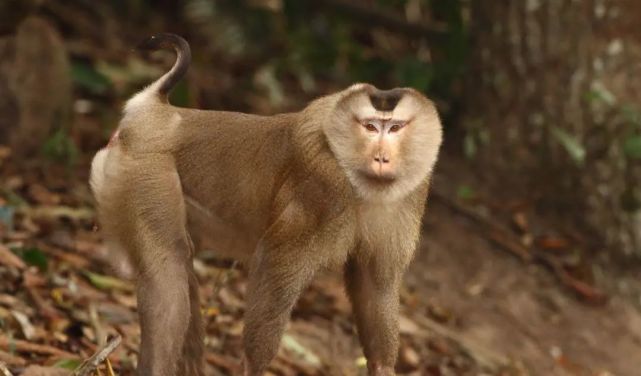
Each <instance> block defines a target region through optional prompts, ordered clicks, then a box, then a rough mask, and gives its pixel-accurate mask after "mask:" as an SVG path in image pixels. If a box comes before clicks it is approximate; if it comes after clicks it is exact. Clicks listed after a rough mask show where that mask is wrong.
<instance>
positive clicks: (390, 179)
mask: <svg viewBox="0 0 641 376" xmlns="http://www.w3.org/2000/svg"><path fill="white" fill-rule="evenodd" d="M360 175H361V177H362V178H363V179H364V180H365V181H366V182H367V183H369V184H372V185H374V186H377V187H381V188H383V187H387V186H390V185H392V184H393V183H394V182H395V181H396V175H394V174H376V173H374V172H372V171H361V172H360Z"/></svg>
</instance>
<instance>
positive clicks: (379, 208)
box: [91, 84, 441, 375]
mask: <svg viewBox="0 0 641 376" xmlns="http://www.w3.org/2000/svg"><path fill="white" fill-rule="evenodd" d="M154 90H155V89H154V85H152V86H150V87H149V88H147V89H145V91H143V92H142V93H141V94H138V95H136V96H135V97H134V99H133V100H132V101H130V102H129V103H128V104H127V106H126V107H125V111H124V116H123V119H122V121H121V123H120V126H119V128H118V133H117V137H115V138H114V140H113V141H112V142H111V143H110V145H109V146H108V147H106V148H105V149H103V150H101V151H100V152H98V154H97V155H96V157H95V158H94V161H93V165H92V172H91V186H92V189H93V192H94V195H95V198H96V201H97V204H98V211H99V217H100V223H101V226H102V229H103V232H104V235H105V237H106V239H107V244H108V245H113V248H114V249H115V250H121V252H117V253H114V261H115V262H116V263H118V262H122V260H123V259H126V260H128V262H130V263H131V264H132V265H133V267H134V270H135V272H136V283H137V286H138V306H139V310H140V320H141V327H142V343H141V352H140V362H139V367H138V372H139V374H141V375H201V374H202V354H203V344H202V335H203V333H202V324H201V322H200V310H199V303H198V293H197V291H198V290H197V285H196V284H197V281H196V278H195V276H194V272H193V266H192V257H193V253H194V246H193V244H194V243H192V240H191V236H193V238H194V240H195V244H197V245H198V244H202V242H201V240H200V235H199V233H198V232H196V231H191V233H190V230H193V229H194V228H195V227H199V226H192V225H191V224H192V223H199V224H200V226H205V227H208V228H209V230H208V231H206V232H207V233H209V234H213V235H214V236H210V239H209V240H208V241H210V242H211V243H210V244H213V245H214V246H215V248H216V249H217V250H220V251H222V252H224V253H225V254H226V255H231V256H234V257H236V258H238V259H240V260H244V261H246V262H247V263H248V265H249V271H250V272H249V275H250V281H249V285H248V291H247V297H246V299H247V300H246V302H247V307H246V314H245V329H244V348H245V358H246V359H245V374H246V375H261V374H262V373H263V372H264V371H265V369H266V367H267V366H268V365H269V363H270V361H271V359H272V358H273V357H274V355H275V354H276V351H277V349H278V345H279V342H280V338H281V335H282V333H283V330H284V327H285V325H286V323H287V320H288V317H289V314H290V312H291V309H292V307H293V305H294V303H295V302H296V300H297V298H298V296H299V295H300V293H301V292H302V291H303V289H304V288H305V287H306V286H307V284H308V283H309V282H310V280H311V279H312V278H313V276H314V273H315V272H316V271H317V270H319V269H320V268H323V267H328V266H337V265H345V277H346V282H347V286H348V288H347V289H348V292H349V295H350V297H351V299H352V302H353V304H354V311H355V315H356V323H357V326H358V332H359V336H360V338H361V342H362V344H363V347H364V351H365V355H366V357H367V359H368V367H369V372H370V374H372V375H392V374H394V364H395V361H396V354H397V351H398V342H399V338H398V305H399V296H398V292H399V286H400V283H401V280H402V275H403V273H404V271H405V268H406V267H407V265H408V263H409V261H410V260H411V258H412V255H413V252H414V249H415V247H416V244H417V241H418V238H419V235H420V222H421V217H422V215H423V209H424V204H425V200H426V198H427V192H428V185H429V178H430V175H431V171H432V168H433V166H434V163H435V162H436V157H437V153H438V149H439V146H440V143H441V126H440V122H439V119H438V115H437V113H436V110H435V108H434V106H433V104H432V103H431V102H430V101H429V100H427V99H426V98H425V97H424V96H422V95H421V94H420V93H418V92H416V91H415V90H412V89H402V90H401V91H400V92H401V93H402V95H398V96H396V94H395V96H394V98H397V97H399V98H400V100H399V101H398V104H397V105H396V107H395V108H393V110H391V111H378V110H376V109H375V108H374V106H373V105H372V103H370V99H368V98H370V97H371V96H377V95H379V93H382V94H380V95H381V96H383V95H384V94H385V93H387V92H381V91H379V90H378V89H376V88H374V87H373V86H371V85H367V84H357V85H353V86H351V87H350V88H348V89H346V90H344V91H341V92H339V93H336V94H333V95H329V96H326V97H322V98H320V99H317V100H315V101H313V102H311V103H310V104H309V105H308V106H307V107H306V108H304V109H303V110H302V111H300V112H297V113H289V114H281V115H275V116H256V115H249V114H241V113H234V112H223V111H201V110H196V109H185V108H177V107H173V106H171V105H170V104H168V103H166V99H165V98H163V97H162V96H160V95H156V94H155V93H154ZM375 99H376V98H375ZM372 100H373V99H372ZM385 103H386V102H385ZM397 121H402V122H404V123H403V124H404V127H403V128H402V129H400V130H397V131H396V130H394V131H393V130H390V129H391V128H389V126H391V125H392V124H393V123H394V122H397ZM368 122H376V124H377V126H380V131H379V132H378V133H376V132H374V131H372V130H371V129H372V127H373V126H372V125H368ZM386 127H387V128H386ZM368 129H370V130H368ZM381 132H382V133H381ZM385 132H387V133H385ZM383 155H384V156H385V161H386V162H381V161H380V160H379V159H378V158H379V157H380V156H383ZM373 158H377V159H376V162H373V161H374V159H373ZM122 251H124V253H123V252H122Z"/></svg>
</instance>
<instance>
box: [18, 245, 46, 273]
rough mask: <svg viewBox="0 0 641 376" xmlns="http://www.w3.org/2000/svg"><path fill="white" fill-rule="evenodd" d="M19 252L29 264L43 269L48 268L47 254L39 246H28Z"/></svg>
mask: <svg viewBox="0 0 641 376" xmlns="http://www.w3.org/2000/svg"><path fill="white" fill-rule="evenodd" d="M17 254H18V255H19V256H20V257H22V259H23V260H24V262H26V263H27V264H29V265H32V266H35V267H37V268H38V269H40V270H41V271H46V270H47V265H48V260H47V255H45V253H44V252H42V250H40V249H39V248H26V249H22V250H19V251H18V252H17Z"/></svg>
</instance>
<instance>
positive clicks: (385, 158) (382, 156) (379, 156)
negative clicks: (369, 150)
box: [374, 154, 389, 163]
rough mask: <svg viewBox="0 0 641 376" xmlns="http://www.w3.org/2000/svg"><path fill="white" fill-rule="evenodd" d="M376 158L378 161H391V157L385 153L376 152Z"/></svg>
mask: <svg viewBox="0 0 641 376" xmlns="http://www.w3.org/2000/svg"><path fill="white" fill-rule="evenodd" d="M374 160H375V161H376V162H378V163H389V158H388V157H387V156H386V155H384V154H383V155H382V154H376V156H374Z"/></svg>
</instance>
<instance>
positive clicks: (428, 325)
mask: <svg viewBox="0 0 641 376" xmlns="http://www.w3.org/2000/svg"><path fill="white" fill-rule="evenodd" d="M412 320H414V322H416V323H417V324H418V325H419V326H420V327H421V328H422V329H425V330H427V331H428V332H432V333H434V334H437V335H439V336H441V337H445V338H447V339H449V340H451V341H454V342H456V343H457V344H458V345H459V346H461V348H462V349H463V351H465V352H466V353H467V354H468V355H469V356H470V357H471V358H472V359H474V361H476V362H477V363H478V364H479V365H481V366H483V367H488V368H490V369H496V368H497V367H499V366H502V365H505V364H507V363H508V359H506V358H504V357H503V356H501V355H499V354H497V353H494V352H492V351H490V350H487V349H486V348H484V347H483V346H481V345H479V344H477V343H476V342H474V341H472V340H470V339H469V338H466V337H464V336H462V335H461V334H459V333H456V332H454V331H453V330H451V329H449V328H447V327H445V326H443V325H440V324H438V323H436V322H434V321H432V320H430V319H428V318H426V317H423V316H416V317H412ZM416 335H417V336H419V337H424V338H429V337H431V336H430V335H429V334H428V333H426V332H424V331H422V330H419V331H418V332H416Z"/></svg>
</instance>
